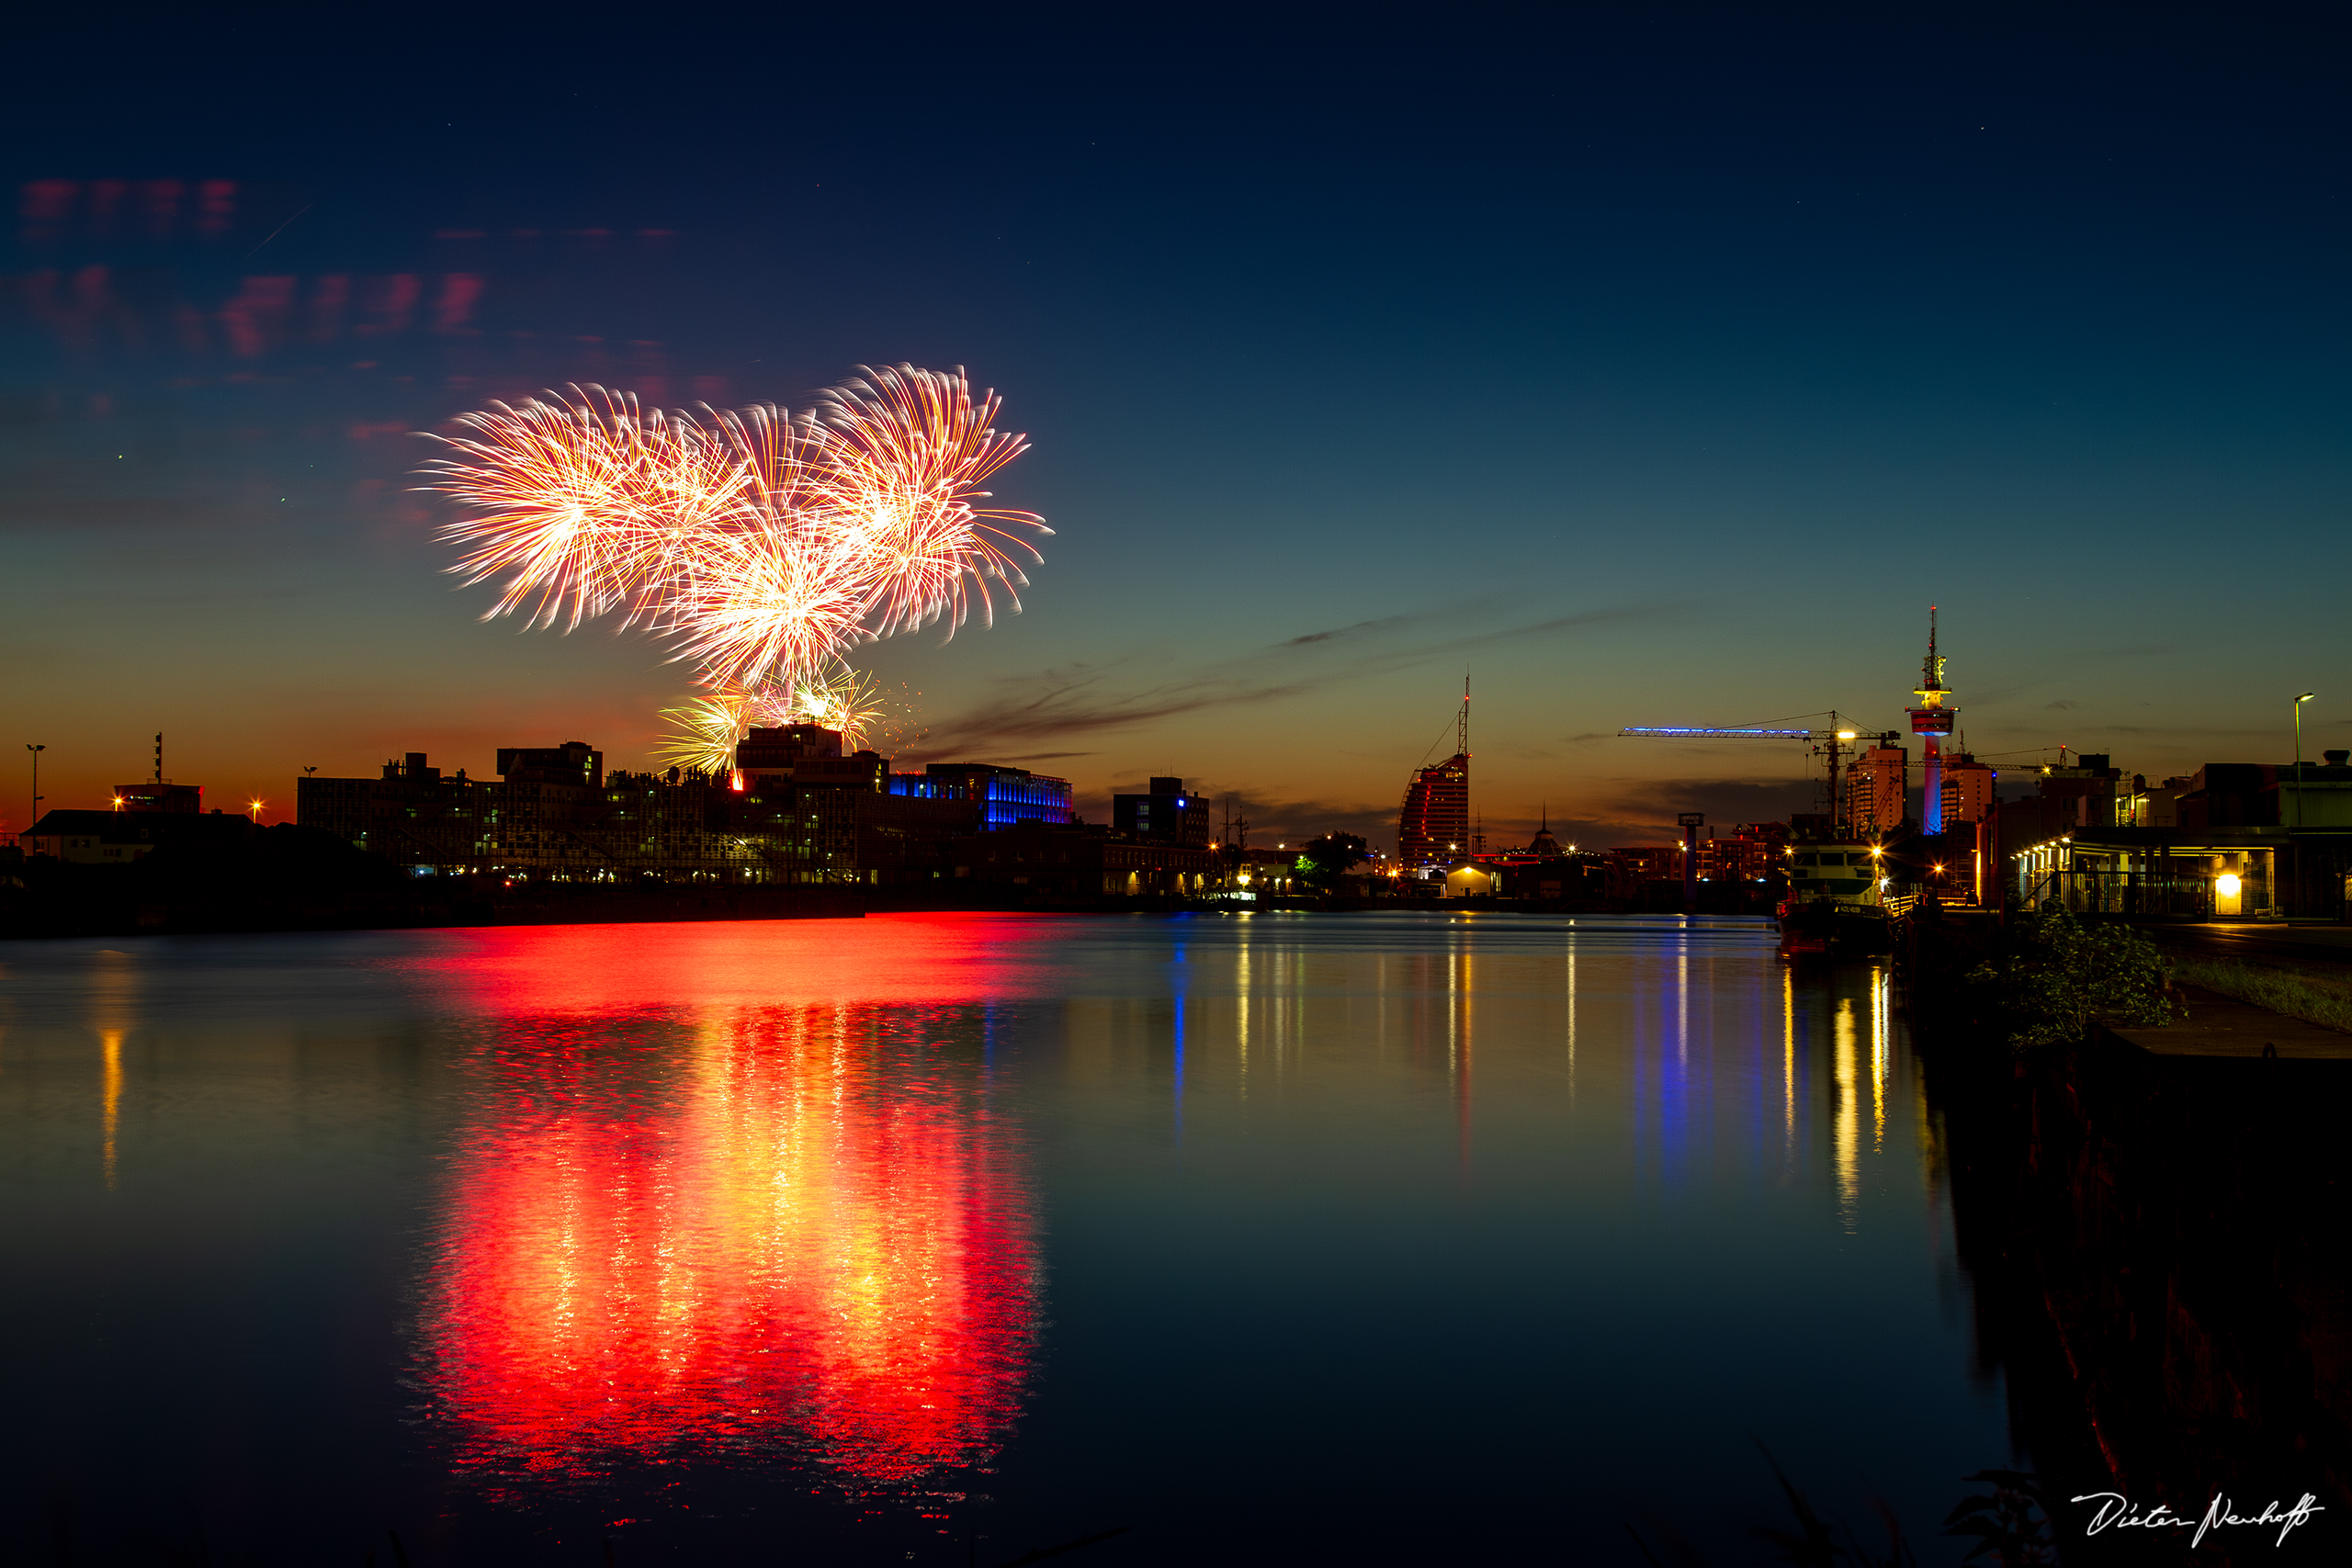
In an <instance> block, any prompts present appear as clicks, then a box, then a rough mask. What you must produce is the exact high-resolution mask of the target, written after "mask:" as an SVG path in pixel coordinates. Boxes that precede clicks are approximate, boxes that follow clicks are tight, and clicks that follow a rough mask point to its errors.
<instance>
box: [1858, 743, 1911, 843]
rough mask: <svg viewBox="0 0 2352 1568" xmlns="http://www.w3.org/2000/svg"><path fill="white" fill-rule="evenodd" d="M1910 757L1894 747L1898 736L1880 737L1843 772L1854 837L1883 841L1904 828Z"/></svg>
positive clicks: (1902, 750) (1897, 745)
mask: <svg viewBox="0 0 2352 1568" xmlns="http://www.w3.org/2000/svg"><path fill="white" fill-rule="evenodd" d="M1910 772H1911V754H1910V752H1908V751H1906V750H1904V749H1903V747H1902V746H1901V745H1900V744H1898V743H1897V735H1896V734H1895V733H1894V732H1889V733H1886V734H1883V735H1881V736H1879V737H1878V738H1877V739H1875V740H1874V741H1872V742H1871V745H1870V746H1869V747H1867V748H1865V749H1864V750H1863V752H1862V754H1861V756H1860V758H1859V759H1857V760H1856V761H1853V762H1851V763H1849V764H1848V766H1847V769H1846V801H1847V809H1848V811H1849V813H1850V816H1851V819H1852V824H1853V830H1854V835H1855V836H1856V837H1857V838H1862V839H1883V838H1886V837H1888V836H1890V835H1892V834H1894V833H1895V832H1897V831H1898V830H1900V829H1901V828H1902V826H1903V821H1904V818H1905V817H1906V816H1908V815H1909V810H1908V790H1907V785H1908V784H1909V780H1910Z"/></svg>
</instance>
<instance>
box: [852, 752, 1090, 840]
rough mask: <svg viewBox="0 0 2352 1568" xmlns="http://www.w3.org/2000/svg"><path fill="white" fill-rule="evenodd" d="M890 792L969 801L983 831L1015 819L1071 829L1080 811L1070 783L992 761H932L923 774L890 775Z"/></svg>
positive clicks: (924, 797) (1004, 824)
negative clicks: (978, 813)
mask: <svg viewBox="0 0 2352 1568" xmlns="http://www.w3.org/2000/svg"><path fill="white" fill-rule="evenodd" d="M890 793H891V794H892V795H906V796H910V797H911V798H913V799H917V800H966V801H970V802H972V803H974V804H975V805H977V806H978V807H979V808H980V829H981V831H983V832H994V831H997V830H998V829H1004V828H1010V827H1012V825H1013V824H1014V823H1016V822H1043V823H1046V825H1048V826H1050V827H1057V828H1058V827H1067V826H1068V825H1069V823H1070V822H1071V821H1072V820H1073V818H1075V816H1076V810H1075V805H1074V800H1073V794H1072V791H1071V789H1070V783H1069V780H1068V779H1057V778H1053V777H1051V776H1049V775H1047V774H1045V773H1030V772H1029V771H1028V770H1027V769H1025V768H1003V767H999V766H997V765H996V764H994V763H992V762H933V763H932V764H931V765H930V766H929V767H927V768H925V769H924V770H923V771H922V773H892V774H891V775H890Z"/></svg>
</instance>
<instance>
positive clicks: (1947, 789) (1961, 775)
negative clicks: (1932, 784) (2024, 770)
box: [1944, 751, 2001, 832]
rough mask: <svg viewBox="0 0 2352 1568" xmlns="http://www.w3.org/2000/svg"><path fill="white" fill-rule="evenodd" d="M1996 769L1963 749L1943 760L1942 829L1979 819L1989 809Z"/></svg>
mask: <svg viewBox="0 0 2352 1568" xmlns="http://www.w3.org/2000/svg"><path fill="white" fill-rule="evenodd" d="M2000 776H2001V775H2000V773H1998V772H1997V771H1996V770H1995V769H1994V768H1993V767H1992V766H1991V765H1990V764H1988V763H1985V762H1980V761H1977V760H1976V758H1975V756H1974V755H1973V753H1971V752H1967V751H1962V752H1960V753H1958V754H1957V755H1956V756H1954V757H1951V758H1949V759H1947V760H1946V761H1945V762H1944V830H1945V831H1946V832H1950V831H1951V830H1952V829H1954V828H1955V827H1959V826H1962V825H1964V824H1967V823H1971V822H1981V821H1983V820H1984V819H1985V814H1986V813H1987V812H1989V811H1991V810H1992V809H1993V798H1994V786H1995V785H1996V784H1997V783H1998V781H1999V779H2000Z"/></svg>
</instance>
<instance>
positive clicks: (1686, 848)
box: [1617, 708, 1883, 910]
mask: <svg viewBox="0 0 2352 1568" xmlns="http://www.w3.org/2000/svg"><path fill="white" fill-rule="evenodd" d="M1804 717H1807V718H1814V717H1820V715H1816V714H1806V715H1804ZM1827 717H1828V719H1829V725H1828V728H1826V729H1815V728H1793V727H1789V726H1783V725H1768V724H1635V725H1628V726H1626V727H1625V728H1623V729H1621V730H1619V731H1618V732H1617V733H1618V734H1619V735H1621V736H1627V735H1630V736H1634V737H1636V738H1639V739H1645V740H1797V741H1802V742H1804V745H1805V747H1806V748H1807V749H1808V750H1810V751H1811V752H1812V754H1813V755H1815V756H1816V757H1820V756H1826V757H1827V758H1828V760H1829V819H1830V821H1832V822H1833V823H1843V822H1844V821H1845V820H1846V815H1847V814H1846V809H1845V800H1844V795H1843V791H1842V790H1841V788H1840V786H1839V783H1838V781H1839V779H1840V778H1841V776H1842V774H1841V773H1840V771H1839V767H1838V763H1839V760H1840V758H1841V757H1842V756H1843V755H1844V753H1845V750H1846V749H1847V744H1848V742H1849V741H1853V740H1858V739H1860V738H1861V731H1860V730H1859V729H1857V728H1855V727H1854V726H1853V725H1852V724H1851V723H1849V721H1848V720H1847V719H1845V718H1844V717H1843V716H1841V715H1839V713H1838V710H1837V709H1835V708H1832V709H1830V710H1829V713H1828V715H1827ZM1873 739H1883V737H1876V736H1874V737H1873ZM1705 820H1706V818H1704V817H1702V816H1701V815H1700V814H1699V813H1698V812H1695V811H1686V812H1684V813H1682V814H1681V816H1679V817H1678V818H1676V821H1677V822H1678V823H1679V825H1680V827H1681V829H1682V906H1683V908H1685V909H1686V910H1687V909H1695V908H1697V907H1698V903H1699V828H1700V827H1701V825H1702V824H1703V823H1704V822H1705Z"/></svg>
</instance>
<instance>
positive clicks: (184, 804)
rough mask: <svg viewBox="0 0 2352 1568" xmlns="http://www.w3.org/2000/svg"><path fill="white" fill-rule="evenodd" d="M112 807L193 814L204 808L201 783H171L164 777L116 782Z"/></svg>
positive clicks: (122, 809) (125, 809)
mask: <svg viewBox="0 0 2352 1568" xmlns="http://www.w3.org/2000/svg"><path fill="white" fill-rule="evenodd" d="M114 808H115V809H116V810H117V811H169V812H175V813H181V814H186V815H190V816H193V815H197V814H199V813H201V812H202V811H203V810H204V786H203V785H202V784H173V783H172V782H171V781H170V780H168V779H150V780H149V781H147V782H146V783H145V784H117V785H115V786H114Z"/></svg>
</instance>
